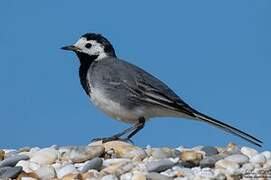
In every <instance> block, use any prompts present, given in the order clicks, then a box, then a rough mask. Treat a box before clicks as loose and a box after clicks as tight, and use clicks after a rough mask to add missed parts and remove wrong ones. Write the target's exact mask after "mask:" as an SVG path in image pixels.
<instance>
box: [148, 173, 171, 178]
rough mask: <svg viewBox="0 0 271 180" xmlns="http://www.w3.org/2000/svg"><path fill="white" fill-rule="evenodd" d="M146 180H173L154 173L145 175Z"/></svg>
mask: <svg viewBox="0 0 271 180" xmlns="http://www.w3.org/2000/svg"><path fill="white" fill-rule="evenodd" d="M146 176H147V179H149V180H173V178H171V177H168V176H165V175H162V174H159V173H156V172H151V173H148V174H147V175H146Z"/></svg>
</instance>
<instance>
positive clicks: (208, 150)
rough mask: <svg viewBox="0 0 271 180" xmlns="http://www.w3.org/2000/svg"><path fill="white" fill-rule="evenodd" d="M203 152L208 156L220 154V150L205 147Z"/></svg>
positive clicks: (202, 149)
mask: <svg viewBox="0 0 271 180" xmlns="http://www.w3.org/2000/svg"><path fill="white" fill-rule="evenodd" d="M201 151H204V152H205V155H206V156H213V155H216V154H218V150H217V149H216V148H215V147H212V146H203V147H202V148H201Z"/></svg>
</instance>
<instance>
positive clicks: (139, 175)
mask: <svg viewBox="0 0 271 180" xmlns="http://www.w3.org/2000/svg"><path fill="white" fill-rule="evenodd" d="M132 180H147V177H146V176H145V174H144V173H143V172H140V171H135V172H134V175H133V177H132Z"/></svg>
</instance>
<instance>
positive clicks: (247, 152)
mask: <svg viewBox="0 0 271 180" xmlns="http://www.w3.org/2000/svg"><path fill="white" fill-rule="evenodd" d="M241 152H242V153H243V154H244V155H246V156H248V157H249V158H251V157H252V156H254V155H256V154H258V151H257V150H255V149H252V148H249V147H242V148H241Z"/></svg>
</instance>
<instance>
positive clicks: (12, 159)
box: [0, 155, 29, 167]
mask: <svg viewBox="0 0 271 180" xmlns="http://www.w3.org/2000/svg"><path fill="white" fill-rule="evenodd" d="M28 159H29V157H28V156H26V155H16V156H11V157H8V158H6V159H4V160H3V161H0V167H5V166H15V165H16V164H17V163H18V162H19V161H21V160H28Z"/></svg>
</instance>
